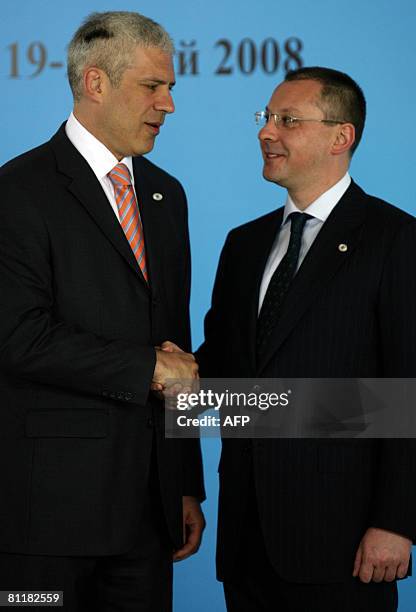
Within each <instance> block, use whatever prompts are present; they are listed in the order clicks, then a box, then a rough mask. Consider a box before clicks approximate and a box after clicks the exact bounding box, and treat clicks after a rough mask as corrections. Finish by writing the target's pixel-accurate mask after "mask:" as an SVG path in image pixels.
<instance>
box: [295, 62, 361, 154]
mask: <svg viewBox="0 0 416 612" xmlns="http://www.w3.org/2000/svg"><path fill="white" fill-rule="evenodd" d="M302 80H311V81H318V82H319V83H321V84H322V90H321V99H320V102H321V104H322V106H321V108H322V111H323V112H324V113H325V119H341V120H343V121H345V122H348V123H352V124H353V125H354V127H355V142H354V144H353V145H352V147H351V155H352V154H353V153H354V151H355V149H356V148H357V147H358V145H359V143H360V140H361V136H362V133H363V130H364V124H365V115H366V101H365V97H364V93H363V90H362V89H361V87H360V86H359V85H358V84H357V83H356V82H355V81H354V80H353V79H352V78H351V77H350V76H348V74H345V73H344V72H340V71H339V70H333V69H332V68H322V67H320V66H309V67H304V68H298V69H297V70H292V71H290V72H288V73H287V75H286V77H285V81H302Z"/></svg>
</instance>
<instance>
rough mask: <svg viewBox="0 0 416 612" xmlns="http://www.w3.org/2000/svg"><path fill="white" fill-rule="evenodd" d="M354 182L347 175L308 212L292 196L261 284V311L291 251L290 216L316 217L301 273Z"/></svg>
mask: <svg viewBox="0 0 416 612" xmlns="http://www.w3.org/2000/svg"><path fill="white" fill-rule="evenodd" d="M350 183H351V177H350V175H349V174H348V172H347V173H346V174H345V176H343V177H342V179H341V180H340V181H338V183H335V185H333V186H332V187H331V188H330V189H328V191H325V193H323V194H322V195H320V196H319V198H317V199H316V200H315V201H314V202H312V204H309V206H308V207H307V208H305V210H299V208H297V206H296V205H295V204H294V202H293V200H292V199H291V197H290V195H289V194H288V196H287V199H286V204H285V210H284V213H283V222H282V225H281V226H280V229H279V232H278V234H277V236H276V239H275V241H274V243H273V246H272V249H271V251H270V255H269V258H268V260H267V263H266V267H265V268H264V272H263V279H262V281H261V285H260V295H259V310H258V312H260V309H261V306H262V304H263V300H264V296H265V295H266V291H267V287H268V286H269V283H270V279H271V278H272V276H273V273H274V271H275V270H276V268H277V266H278V265H279V264H280V262H281V261H282V259H283V257H284V255H285V253H286V251H287V247H288V246H289V239H290V223H287V221H288V217H289V215H290V214H291V213H293V212H306V213H308V215H311V216H312V217H313V219H308V220H307V221H306V223H305V228H304V230H303V234H302V243H301V247H300V253H299V259H298V265H297V268H296V271H297V270H299V267H300V265H301V264H302V262H303V260H304V259H305V256H306V253H307V252H308V251H309V249H310V248H311V245H312V243H313V241H314V240H315V238H316V237H317V235H318V234H319V230H320V229H321V227H322V226H323V224H324V223H325V221H326V220H327V218H328V217H329V215H330V213H331V212H332V209H333V208H335V206H336V205H337V204H338V202H339V201H340V199H341V198H342V196H343V195H344V193H345V192H346V191H347V189H348V187H349V186H350Z"/></svg>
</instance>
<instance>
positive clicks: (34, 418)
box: [25, 410, 108, 438]
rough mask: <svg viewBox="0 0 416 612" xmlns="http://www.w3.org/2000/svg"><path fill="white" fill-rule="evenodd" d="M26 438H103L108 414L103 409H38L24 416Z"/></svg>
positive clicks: (105, 433) (105, 432) (106, 429)
mask: <svg viewBox="0 0 416 612" xmlns="http://www.w3.org/2000/svg"><path fill="white" fill-rule="evenodd" d="M25 433H26V437H28V438H105V437H106V436H107V435H108V414H107V412H106V411H104V410H39V411H36V412H29V413H28V414H27V416H26V427H25Z"/></svg>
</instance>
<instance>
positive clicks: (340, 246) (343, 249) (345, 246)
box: [338, 242, 348, 253]
mask: <svg viewBox="0 0 416 612" xmlns="http://www.w3.org/2000/svg"><path fill="white" fill-rule="evenodd" d="M338 251H341V253H345V251H348V247H347V245H346V244H343V243H342V242H341V244H339V245H338Z"/></svg>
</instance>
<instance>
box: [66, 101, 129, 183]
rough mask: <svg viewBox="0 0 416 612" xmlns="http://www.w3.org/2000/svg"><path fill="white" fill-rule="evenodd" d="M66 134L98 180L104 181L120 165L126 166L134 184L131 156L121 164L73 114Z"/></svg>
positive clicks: (69, 119) (67, 124) (67, 125)
mask: <svg viewBox="0 0 416 612" xmlns="http://www.w3.org/2000/svg"><path fill="white" fill-rule="evenodd" d="M65 132H66V135H67V136H68V138H69V140H70V141H71V142H72V144H73V145H74V147H75V148H76V149H77V150H78V151H79V152H80V153H81V155H82V157H83V158H84V159H85V160H86V161H87V162H88V164H89V165H90V166H91V169H92V170H93V172H94V174H95V175H96V177H97V178H98V180H100V181H101V180H102V179H103V178H105V177H106V176H107V174H108V173H109V172H110V170H112V169H113V168H114V166H116V165H117V164H118V163H123V164H126V166H127V168H128V169H129V172H130V176H131V179H132V183H133V184H134V174H133V161H132V158H131V156H128V157H124V158H123V159H122V160H121V162H119V161H118V159H117V158H116V157H115V156H114V155H113V154H112V153H111V151H110V150H109V149H107V147H106V146H105V145H104V144H103V143H102V142H101V141H100V140H98V138H96V137H95V136H94V135H93V134H91V132H89V131H88V130H87V129H86V128H85V127H84V126H83V125H82V124H81V123H80V122H79V121H78V119H77V118H76V117H75V115H74V113H71V114H70V116H69V118H68V121H67V122H66V126H65Z"/></svg>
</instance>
